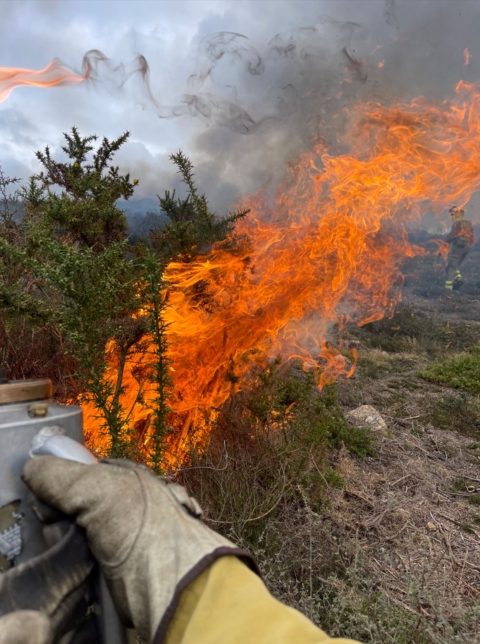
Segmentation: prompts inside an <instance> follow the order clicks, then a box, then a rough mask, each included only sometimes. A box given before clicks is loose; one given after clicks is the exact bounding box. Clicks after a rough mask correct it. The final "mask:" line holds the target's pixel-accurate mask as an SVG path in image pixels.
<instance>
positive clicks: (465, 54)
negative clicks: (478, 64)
mask: <svg viewBox="0 0 480 644" xmlns="http://www.w3.org/2000/svg"><path fill="white" fill-rule="evenodd" d="M471 57H472V54H471V53H470V52H469V51H468V49H467V47H465V49H464V50H463V58H464V61H465V63H464V64H465V65H470V58H471Z"/></svg>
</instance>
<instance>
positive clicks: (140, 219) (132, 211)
mask: <svg viewBox="0 0 480 644" xmlns="http://www.w3.org/2000/svg"><path fill="white" fill-rule="evenodd" d="M2 206H3V204H2V203H0V208H2ZM117 207H118V208H120V210H123V211H124V213H125V214H126V216H127V221H128V235H129V237H130V241H131V242H132V243H135V242H136V241H137V240H138V239H145V238H146V237H148V233H149V232H150V230H155V229H158V228H162V227H163V225H164V223H165V222H166V221H168V218H167V217H166V216H165V215H162V214H160V212H159V207H158V199H148V198H144V199H131V200H129V201H125V200H121V199H119V200H118V201H117ZM8 208H9V210H10V212H15V213H16V214H15V215H14V220H15V221H16V222H17V223H20V222H21V220H22V217H23V212H24V204H23V202H22V201H20V200H19V201H9V202H8Z"/></svg>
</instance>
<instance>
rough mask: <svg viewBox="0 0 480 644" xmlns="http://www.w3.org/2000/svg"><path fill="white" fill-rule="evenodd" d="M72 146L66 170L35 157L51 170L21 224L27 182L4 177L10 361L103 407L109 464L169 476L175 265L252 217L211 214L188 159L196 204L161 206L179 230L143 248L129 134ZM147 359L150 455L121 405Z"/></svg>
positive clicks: (3, 309) (1, 223) (2, 309)
mask: <svg viewBox="0 0 480 644" xmlns="http://www.w3.org/2000/svg"><path fill="white" fill-rule="evenodd" d="M64 137H65V145H64V146H63V147H62V150H63V152H64V153H65V155H66V157H67V160H66V161H62V162H59V161H56V160H55V159H54V158H53V155H52V154H51V151H50V149H49V148H46V149H45V151H43V152H40V151H39V152H37V153H36V156H37V159H38V160H39V162H40V163H41V165H42V171H41V172H40V173H39V174H37V175H34V176H33V177H31V178H30V180H29V182H28V184H27V186H26V187H23V188H22V189H21V190H19V191H18V199H17V201H19V203H21V206H22V217H21V218H19V217H17V216H16V213H15V205H16V203H17V202H16V201H15V200H13V202H12V200H11V199H10V198H7V194H6V191H7V188H8V187H9V186H10V184H14V183H17V182H18V179H8V178H6V177H5V176H4V175H3V174H1V173H0V198H3V199H2V201H3V206H2V208H1V209H0V270H1V278H2V279H1V281H0V351H1V358H2V360H3V362H4V364H5V366H6V368H7V372H8V375H9V377H10V378H22V377H50V378H51V379H52V380H53V384H54V390H55V391H56V392H57V398H58V399H60V400H61V401H64V402H65V401H69V402H71V401H73V400H77V401H79V400H81V401H82V402H88V401H90V402H92V403H93V405H94V407H95V409H96V410H97V412H98V432H99V433H101V434H104V435H105V436H106V438H107V444H108V445H109V455H110V456H112V457H129V458H134V459H136V460H142V459H145V458H146V459H147V462H148V463H149V464H150V465H152V466H153V467H154V469H155V470H157V471H160V469H161V462H162V458H163V451H164V448H165V435H166V433H168V431H169V428H168V426H167V416H168V413H169V408H168V402H167V399H168V395H169V391H170V386H171V382H170V379H169V377H168V364H167V361H166V360H165V354H166V349H167V343H166V334H165V326H164V324H163V317H162V316H163V309H164V307H165V298H164V297H163V294H162V293H163V290H164V288H165V283H164V280H163V272H164V268H165V264H166V262H168V261H170V260H171V259H173V258H175V259H177V260H180V261H190V260H191V259H192V258H193V257H194V256H195V254H197V253H199V252H201V251H202V250H205V249H206V248H208V247H209V246H211V244H212V243H214V242H220V241H222V240H224V239H225V237H226V236H228V235H231V234H232V232H233V227H234V224H235V222H236V221H237V220H238V219H239V218H240V217H244V216H245V215H246V214H247V212H246V211H243V212H239V213H233V214H230V215H229V216H227V217H225V218H224V219H221V218H218V217H216V215H215V214H214V213H212V212H210V210H209V209H208V203H207V199H206V197H205V196H204V195H201V194H199V193H198V191H197V188H196V186H195V183H194V180H193V176H194V175H193V166H192V164H191V162H190V161H189V159H188V158H187V157H185V156H184V155H183V154H182V153H181V152H179V153H178V154H176V155H172V160H173V161H174V163H175V164H176V165H177V167H178V168H179V170H180V172H181V173H182V177H183V179H184V182H185V183H186V185H187V189H188V195H187V197H186V199H185V200H180V199H176V198H175V195H170V194H169V193H168V192H166V193H165V197H164V198H163V199H162V198H160V205H161V208H162V211H163V212H164V214H165V215H166V216H167V217H168V218H169V219H170V221H171V223H170V224H168V225H166V226H165V227H164V228H163V229H162V230H161V231H158V230H157V231H155V230H152V231H150V238H149V239H147V240H142V241H138V242H137V243H136V244H132V243H131V242H130V241H129V239H128V238H127V230H128V225H127V219H126V217H125V214H124V212H123V211H122V210H120V209H119V208H118V207H117V202H118V201H119V200H128V199H129V198H130V197H131V196H132V195H133V193H134V189H135V187H136V186H137V185H138V183H139V181H138V179H132V178H130V175H129V174H122V173H121V172H120V171H119V169H118V167H116V166H115V165H114V164H113V157H114V155H115V154H116V152H118V150H119V149H120V148H121V147H122V146H123V145H124V144H125V143H126V142H127V140H128V137H129V133H128V132H126V133H125V134H123V135H122V136H120V137H119V138H118V139H115V140H113V141H109V140H108V139H106V138H103V139H102V141H101V142H100V143H99V145H96V142H97V137H96V136H95V135H92V136H87V137H81V136H80V134H79V132H78V131H77V129H76V128H73V129H72V131H71V132H70V133H67V134H65V135H64ZM12 206H13V207H12ZM140 310H141V311H143V315H138V312H139V311H140ZM107 346H108V347H109V351H108V357H107V351H106V348H107ZM147 352H148V356H147ZM142 353H144V355H145V360H144V361H143V363H144V364H143V367H142V369H141V370H138V374H137V375H138V376H139V377H141V378H142V379H143V380H142V382H140V383H139V386H140V390H142V389H144V388H145V387H144V385H145V386H148V388H149V389H150V390H152V387H153V390H154V393H155V395H154V397H153V399H152V402H151V406H152V414H151V426H150V427H149V428H148V431H149V441H148V448H142V450H140V449H139V446H138V441H137V440H136V430H135V427H134V426H132V418H131V411H130V410H129V409H126V408H124V406H123V403H122V400H123V398H122V395H123V393H124V391H125V383H124V372H125V365H126V363H127V361H128V360H129V359H130V357H131V356H132V355H133V354H135V355H136V356H137V357H138V356H139V355H142ZM110 362H111V363H114V364H115V366H116V379H115V380H112V379H111V378H110V377H109V371H108V369H109V364H110ZM143 381H144V382H143Z"/></svg>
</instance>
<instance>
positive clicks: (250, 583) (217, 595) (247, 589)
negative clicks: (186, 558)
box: [153, 556, 358, 644]
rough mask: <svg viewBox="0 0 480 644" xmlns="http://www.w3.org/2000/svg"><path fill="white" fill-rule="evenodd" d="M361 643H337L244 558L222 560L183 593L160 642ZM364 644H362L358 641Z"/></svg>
mask: <svg viewBox="0 0 480 644" xmlns="http://www.w3.org/2000/svg"><path fill="white" fill-rule="evenodd" d="M212 642H222V644H245V643H246V642H255V644H292V642H295V644H327V643H329V642H331V643H332V644H333V643H335V644H348V643H350V644H355V642H353V640H347V639H331V638H330V637H328V635H326V634H325V633H324V632H323V631H321V630H320V629H319V628H317V627H316V626H315V625H314V624H313V623H312V622H311V621H310V620H309V619H307V618H306V617H305V616H304V615H302V614H301V613H300V612H298V611H297V610H295V609H293V608H290V607H288V606H285V605H284V604H282V603H280V602H279V601H277V600H276V599H274V598H273V597H272V595H270V593H269V592H268V590H267V589H266V587H265V585H264V584H263V582H262V580H261V579H260V578H259V577H258V576H257V575H255V574H254V573H253V572H251V571H250V570H249V569H248V568H247V566H245V565H244V564H243V563H242V562H241V561H240V560H239V559H237V558H236V557H233V556H227V557H222V558H221V559H219V560H217V561H216V562H215V563H214V564H213V565H211V566H210V567H209V568H207V569H206V570H205V571H204V572H203V573H202V574H201V575H200V576H199V577H197V578H196V579H195V581H193V582H192V583H190V584H189V586H187V588H186V589H185V590H184V591H183V593H182V595H181V598H180V603H179V605H178V608H177V610H176V612H175V616H174V618H173V620H172V622H171V623H170V626H169V629H168V632H167V635H166V638H165V640H164V641H163V642H162V640H160V639H157V638H154V640H153V643H154V644H211V643H212ZM356 644H358V643H356Z"/></svg>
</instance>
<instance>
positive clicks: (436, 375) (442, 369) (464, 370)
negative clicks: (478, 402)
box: [417, 345, 480, 395]
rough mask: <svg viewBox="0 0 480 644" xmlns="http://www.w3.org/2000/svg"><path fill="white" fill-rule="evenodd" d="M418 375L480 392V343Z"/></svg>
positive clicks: (429, 379)
mask: <svg viewBox="0 0 480 644" xmlns="http://www.w3.org/2000/svg"><path fill="white" fill-rule="evenodd" d="M417 376H419V377H420V378H423V379H424V380H427V381H428V382H434V383H437V384H442V385H447V386H448V387H453V388H455V389H463V390H464V391H468V392H469V393H471V394H477V395H478V394H480V345H476V346H475V347H472V348H471V349H470V350H469V351H468V352H465V353H461V354H458V355H455V356H453V357H451V358H446V359H445V360H442V361H441V362H437V363H435V364H433V365H431V366H430V367H427V368H426V369H424V370H423V371H418V372H417Z"/></svg>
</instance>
